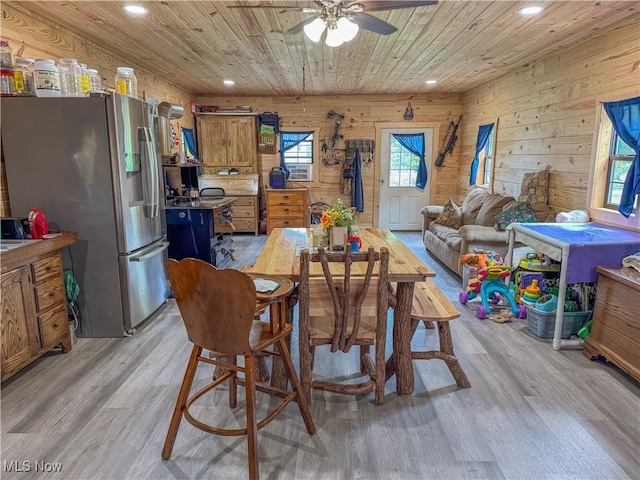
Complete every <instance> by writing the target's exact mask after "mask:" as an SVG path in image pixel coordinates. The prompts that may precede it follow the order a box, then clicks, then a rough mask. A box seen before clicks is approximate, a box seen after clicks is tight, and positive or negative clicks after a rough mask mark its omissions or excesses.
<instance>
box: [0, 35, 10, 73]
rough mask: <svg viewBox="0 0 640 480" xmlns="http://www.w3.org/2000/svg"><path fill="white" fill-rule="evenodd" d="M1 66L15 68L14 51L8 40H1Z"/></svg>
mask: <svg viewBox="0 0 640 480" xmlns="http://www.w3.org/2000/svg"><path fill="white" fill-rule="evenodd" d="M0 66H1V67H13V50H11V47H10V46H9V41H8V40H0Z"/></svg>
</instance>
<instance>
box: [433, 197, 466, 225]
mask: <svg viewBox="0 0 640 480" xmlns="http://www.w3.org/2000/svg"><path fill="white" fill-rule="evenodd" d="M433 223H438V224H440V225H444V226H445V227H449V228H456V229H457V228H460V227H461V226H462V209H461V208H460V207H459V206H457V205H456V204H455V203H453V200H451V199H449V201H448V202H447V203H445V205H444V208H443V209H442V212H441V213H440V215H438V216H437V217H436V219H435V220H434V221H433Z"/></svg>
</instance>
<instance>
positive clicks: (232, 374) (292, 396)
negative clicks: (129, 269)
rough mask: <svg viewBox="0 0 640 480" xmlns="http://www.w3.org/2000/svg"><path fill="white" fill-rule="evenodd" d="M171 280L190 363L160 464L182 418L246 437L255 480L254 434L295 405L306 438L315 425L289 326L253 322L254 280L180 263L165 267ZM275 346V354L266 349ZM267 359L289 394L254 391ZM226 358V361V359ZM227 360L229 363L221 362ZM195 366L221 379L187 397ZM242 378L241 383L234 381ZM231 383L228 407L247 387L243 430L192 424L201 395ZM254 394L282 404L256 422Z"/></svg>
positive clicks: (202, 264)
mask: <svg viewBox="0 0 640 480" xmlns="http://www.w3.org/2000/svg"><path fill="white" fill-rule="evenodd" d="M168 270H169V279H170V281H171V287H172V289H173V293H174V296H175V299H176V303H177V304H178V307H179V309H180V313H181V315H182V319H183V321H184V324H185V326H186V328H187V334H188V336H189V340H190V341H191V342H192V343H193V349H192V351H191V357H190V359H189V363H188V365H187V370H186V372H185V375H184V379H183V381H182V386H181V387H180V393H179V394H178V399H177V401H176V406H175V409H174V411H173V416H172V417H171V424H170V426H169V431H168V432H167V437H166V439H165V442H164V448H163V449H162V458H163V459H164V460H167V459H168V458H169V457H170V456H171V451H172V450H173V445H174V443H175V439H176V435H177V433H178V427H179V426H180V422H181V420H182V416H183V415H184V417H185V418H186V420H187V421H188V422H189V423H191V424H192V425H193V426H195V427H196V428H199V429H200V430H204V431H205V432H209V433H213V434H216V435H247V441H248V447H249V448H248V450H249V478H251V479H257V478H258V445H257V431H258V430H259V429H261V428H262V427H264V426H265V425H267V424H268V423H269V422H271V420H273V419H274V418H275V416H276V415H277V414H278V413H279V412H280V411H282V409H283V408H284V407H285V406H286V405H287V404H288V403H289V402H291V401H292V400H295V401H297V403H298V407H299V408H300V413H301V414H302V418H303V420H304V423H305V425H306V427H307V431H308V432H309V433H310V434H314V433H315V425H314V423H313V419H312V418H311V413H310V412H309V407H308V402H307V400H306V397H305V396H304V394H303V393H302V389H301V386H300V382H299V380H298V377H297V375H296V372H295V369H294V367H293V363H292V361H291V356H290V355H289V349H288V348H287V344H286V342H285V339H286V337H288V336H289V335H291V325H290V324H285V323H284V322H280V323H279V324H278V325H277V326H276V327H272V325H270V324H269V323H266V322H260V321H256V320H254V316H255V313H256V311H259V310H260V309H262V308H264V305H263V304H262V303H261V302H256V298H257V295H256V288H255V284H254V283H253V281H252V279H251V278H250V277H249V276H248V275H247V274H245V273H242V272H240V271H238V270H231V269H225V270H218V269H216V268H215V267H214V266H212V265H210V264H208V263H206V262H203V261H201V260H196V259H193V258H187V259H184V260H182V261H180V262H178V261H176V260H169V261H168ZM271 346H275V349H276V350H277V352H273V351H269V350H267V348H269V347H271ZM203 349H207V350H211V351H213V352H215V354H216V358H207V357H203V356H202V355H201V354H202V350H203ZM261 353H268V354H270V355H277V356H279V357H280V358H281V359H282V361H283V363H284V366H285V369H286V372H287V376H288V380H289V381H291V385H292V386H293V391H292V392H286V391H284V390H279V389H275V388H271V387H267V386H261V385H256V357H257V355H258V354H261ZM238 355H242V356H244V367H241V366H239V365H238V364H237V356H238ZM225 356H226V357H225ZM225 358H227V359H228V361H224V359H225ZM199 362H204V363H208V364H212V365H216V366H220V367H223V368H224V372H225V373H224V374H223V375H221V376H220V377H218V378H216V379H214V380H213V381H212V382H211V383H209V384H208V385H207V386H205V387H204V388H202V389H200V390H199V391H198V392H197V393H195V394H194V395H193V396H191V397H189V392H190V390H191V385H192V382H193V378H194V376H195V372H196V368H197V366H198V363H199ZM238 372H241V373H244V379H242V378H239V377H238ZM226 380H228V381H229V406H230V407H231V408H234V407H235V406H236V404H237V386H238V385H243V386H245V387H246V410H247V412H246V414H247V424H246V428H241V429H223V428H218V427H214V426H212V425H208V424H206V423H203V422H201V421H200V420H197V419H195V418H194V417H193V416H192V415H191V413H190V412H189V407H190V406H191V405H192V404H193V403H194V402H195V401H196V400H198V399H199V398H200V397H201V396H202V395H204V394H205V393H207V392H208V391H210V390H212V389H213V388H214V387H216V386H218V385H220V384H221V383H223V382H225V381H226ZM256 390H260V391H265V392H267V393H269V394H271V395H275V396H279V397H282V398H283V400H282V402H280V403H279V404H278V405H277V406H276V407H275V408H274V409H273V410H272V411H271V412H270V413H269V414H268V415H267V416H266V417H265V418H264V419H262V420H261V421H259V422H258V421H257V419H256Z"/></svg>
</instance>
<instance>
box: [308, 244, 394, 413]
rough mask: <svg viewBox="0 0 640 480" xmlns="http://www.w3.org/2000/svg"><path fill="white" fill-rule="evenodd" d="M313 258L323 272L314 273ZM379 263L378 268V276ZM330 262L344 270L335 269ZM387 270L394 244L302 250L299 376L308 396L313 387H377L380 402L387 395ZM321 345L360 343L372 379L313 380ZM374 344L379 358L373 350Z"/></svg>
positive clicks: (346, 390) (341, 347)
mask: <svg viewBox="0 0 640 480" xmlns="http://www.w3.org/2000/svg"><path fill="white" fill-rule="evenodd" d="M313 263H319V264H320V265H321V266H322V271H323V274H324V276H322V277H320V276H317V277H310V276H309V271H310V268H311V264H313ZM353 263H356V266H355V268H356V269H357V270H359V274H358V276H354V275H352V273H353V270H354V268H352V264H353ZM358 264H364V265H358ZM376 264H377V266H378V274H377V276H374V267H375V266H376ZM365 267H366V272H365ZM331 268H332V269H334V270H335V271H336V272H339V274H335V275H333V274H332V273H331ZM363 273H364V275H361V274H363ZM388 273H389V250H388V249H386V248H381V249H380V252H379V253H378V252H376V251H375V250H374V249H373V247H369V249H368V251H367V252H363V253H351V247H350V246H349V245H347V246H346V249H345V252H344V253H327V252H325V250H324V249H323V248H319V249H318V253H317V254H313V255H310V254H309V251H308V250H303V251H302V253H301V255H300V283H299V285H298V296H299V297H298V299H299V303H298V305H299V309H300V310H299V311H300V326H299V330H300V381H301V383H302V389H303V392H304V395H305V398H309V399H310V398H311V389H312V388H313V389H316V390H326V391H330V392H335V393H342V394H348V395H360V394H365V393H369V392H372V391H374V392H375V403H376V404H377V405H379V404H382V402H383V401H384V384H385V342H386V337H387V312H388V309H389V306H388V290H387V281H388ZM338 279H339V281H340V283H341V284H340V285H338V284H337V281H338ZM319 345H331V352H336V351H341V352H345V353H346V352H349V350H350V349H351V347H352V346H354V345H358V346H360V359H361V365H360V370H361V372H362V373H366V374H368V375H369V380H367V381H364V382H361V383H357V384H344V383H337V382H330V381H319V380H313V378H312V370H313V357H314V353H315V347H317V346H319ZM372 345H373V346H375V360H373V359H372V357H371V355H370V353H369V347H370V346H372Z"/></svg>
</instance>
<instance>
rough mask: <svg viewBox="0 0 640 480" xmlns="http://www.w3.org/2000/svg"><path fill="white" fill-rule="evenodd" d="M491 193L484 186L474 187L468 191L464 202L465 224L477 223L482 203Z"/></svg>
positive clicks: (463, 217)
mask: <svg viewBox="0 0 640 480" xmlns="http://www.w3.org/2000/svg"><path fill="white" fill-rule="evenodd" d="M488 195H489V193H488V192H487V191H486V190H484V189H482V188H472V189H471V190H469V193H467V196H466V198H465V199H464V201H463V202H462V207H461V208H462V224H463V225H475V224H476V217H477V216H478V212H479V211H480V208H482V203H483V202H484V199H485V198H486V197H487V196H488Z"/></svg>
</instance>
